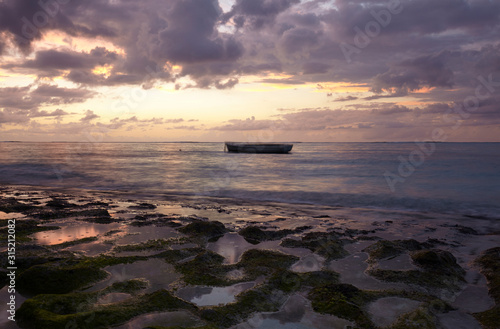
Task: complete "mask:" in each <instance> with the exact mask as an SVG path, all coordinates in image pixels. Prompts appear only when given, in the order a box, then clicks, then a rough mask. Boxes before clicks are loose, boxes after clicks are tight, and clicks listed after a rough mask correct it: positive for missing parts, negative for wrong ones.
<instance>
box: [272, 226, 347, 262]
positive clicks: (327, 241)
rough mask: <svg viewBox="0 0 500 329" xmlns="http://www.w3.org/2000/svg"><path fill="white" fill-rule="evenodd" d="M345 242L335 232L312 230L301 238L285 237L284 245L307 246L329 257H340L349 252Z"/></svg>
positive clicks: (287, 246) (291, 246)
mask: <svg viewBox="0 0 500 329" xmlns="http://www.w3.org/2000/svg"><path fill="white" fill-rule="evenodd" d="M343 245H344V242H343V241H342V240H340V238H339V237H338V235H337V234H335V233H323V232H311V233H307V234H306V235H305V236H303V237H302V239H301V240H294V239H284V240H283V241H282V242H281V246H282V247H286V248H307V249H309V250H311V251H312V252H315V253H317V254H319V255H321V256H324V257H326V258H327V259H329V260H331V259H339V258H343V257H345V256H347V255H348V254H349V253H348V252H347V251H346V250H345V249H344V247H343Z"/></svg>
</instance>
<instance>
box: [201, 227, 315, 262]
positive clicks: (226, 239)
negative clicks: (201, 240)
mask: <svg viewBox="0 0 500 329" xmlns="http://www.w3.org/2000/svg"><path fill="white" fill-rule="evenodd" d="M280 242H281V241H280V240H274V241H263V242H261V243H259V244H256V245H253V244H251V243H248V242H247V241H246V240H245V238H243V237H242V236H241V235H239V234H238V233H226V234H225V235H224V236H223V237H221V238H220V239H219V240H217V242H213V243H209V244H208V246H207V249H208V250H211V251H213V252H216V253H218V254H219V255H221V256H222V257H224V258H225V260H226V263H227V264H236V263H238V261H239V260H240V257H241V255H243V254H244V253H245V251H247V250H250V249H265V250H274V251H281V252H283V253H285V254H290V255H294V256H297V257H302V256H304V255H306V254H310V253H311V251H310V250H309V249H305V248H284V247H281V246H280Z"/></svg>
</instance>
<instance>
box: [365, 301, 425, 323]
mask: <svg viewBox="0 0 500 329" xmlns="http://www.w3.org/2000/svg"><path fill="white" fill-rule="evenodd" d="M420 304H421V303H420V302H417V301H415V300H411V299H408V298H400V297H386V298H380V299H377V300H376V301H374V302H373V303H371V304H370V305H369V306H368V313H369V314H370V316H371V319H372V321H373V323H375V324H376V325H377V326H379V327H386V326H389V325H391V324H392V323H393V322H394V321H396V319H397V318H398V317H399V316H400V315H403V314H405V313H409V312H411V311H413V310H415V309H417V307H418V306H419V305H420Z"/></svg>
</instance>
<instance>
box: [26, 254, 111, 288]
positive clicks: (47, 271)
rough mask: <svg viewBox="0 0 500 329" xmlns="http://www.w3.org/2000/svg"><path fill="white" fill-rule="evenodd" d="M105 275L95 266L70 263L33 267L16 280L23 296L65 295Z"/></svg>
mask: <svg viewBox="0 0 500 329" xmlns="http://www.w3.org/2000/svg"><path fill="white" fill-rule="evenodd" d="M106 276H107V273H106V272H105V271H103V270H101V269H100V268H98V267H95V266H82V265H81V264H78V263H76V264H71V261H66V264H65V262H62V263H58V262H54V263H48V264H41V265H35V266H32V267H30V268H29V269H27V270H25V271H24V272H22V273H21V274H20V275H19V277H18V278H17V284H18V290H19V292H20V293H22V294H23V295H28V296H33V295H38V294H49V293H52V294H65V293H69V292H72V291H74V290H76V289H79V288H83V287H85V286H87V285H89V284H90V283H92V282H96V281H99V280H102V279H104V278H106Z"/></svg>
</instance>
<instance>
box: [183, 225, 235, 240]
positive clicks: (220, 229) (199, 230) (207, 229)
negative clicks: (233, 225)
mask: <svg viewBox="0 0 500 329" xmlns="http://www.w3.org/2000/svg"><path fill="white" fill-rule="evenodd" d="M177 230H178V231H179V232H181V233H184V234H187V235H191V236H204V237H207V238H209V239H215V238H219V237H221V236H223V235H224V234H226V233H227V232H228V230H227V229H226V227H225V226H224V224H222V223H221V222H218V221H202V220H195V221H193V222H192V223H189V224H188V225H186V226H183V227H181V228H178V229H177Z"/></svg>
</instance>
